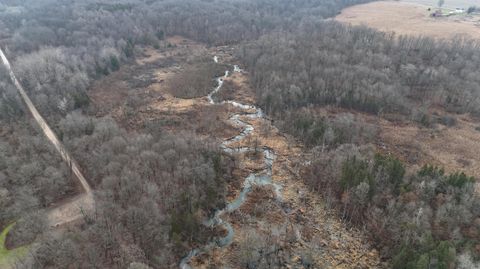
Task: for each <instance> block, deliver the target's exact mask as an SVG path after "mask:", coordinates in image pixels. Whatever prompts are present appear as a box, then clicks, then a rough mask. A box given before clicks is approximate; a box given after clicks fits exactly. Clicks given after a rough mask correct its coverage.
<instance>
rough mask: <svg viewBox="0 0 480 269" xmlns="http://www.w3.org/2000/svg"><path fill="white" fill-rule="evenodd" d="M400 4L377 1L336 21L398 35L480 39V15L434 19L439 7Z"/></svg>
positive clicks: (347, 10) (352, 9)
mask: <svg viewBox="0 0 480 269" xmlns="http://www.w3.org/2000/svg"><path fill="white" fill-rule="evenodd" d="M428 8H429V6H425V5H420V4H414V3H406V2H399V1H375V2H370V3H367V4H361V5H355V6H351V7H347V8H345V9H343V10H342V12H341V13H340V14H339V15H337V16H336V17H335V20H337V21H340V22H343V23H349V24H353V25H366V26H369V27H372V28H376V29H378V30H381V31H385V32H395V33H396V34H397V35H415V36H429V37H434V38H453V37H456V36H466V37H469V38H474V39H477V38H480V15H467V14H460V15H454V16H449V17H441V18H434V17H431V16H430V14H431V13H432V12H433V11H434V9H435V7H431V8H432V9H431V10H430V11H429V10H428Z"/></svg>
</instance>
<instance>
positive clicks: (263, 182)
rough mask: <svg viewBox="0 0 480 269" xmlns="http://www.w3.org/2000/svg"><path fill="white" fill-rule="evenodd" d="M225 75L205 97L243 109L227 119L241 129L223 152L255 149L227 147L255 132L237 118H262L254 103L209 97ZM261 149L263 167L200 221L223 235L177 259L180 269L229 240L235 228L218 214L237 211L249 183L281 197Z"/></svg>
mask: <svg viewBox="0 0 480 269" xmlns="http://www.w3.org/2000/svg"><path fill="white" fill-rule="evenodd" d="M213 60H214V62H215V63H218V57H217V56H215V57H214V58H213ZM233 72H242V70H241V69H240V68H239V67H238V66H237V65H234V66H233ZM229 74H230V72H229V71H228V70H227V71H225V75H223V76H222V77H219V78H217V79H216V81H217V86H216V87H215V89H213V91H212V92H210V93H209V94H208V96H207V98H208V101H209V102H210V104H229V105H232V106H234V107H237V108H240V109H241V110H243V112H242V113H236V114H234V115H233V116H231V117H230V119H229V121H230V122H231V123H232V124H234V125H235V126H237V127H240V128H242V131H241V132H240V134H238V135H237V136H235V137H232V138H229V139H227V140H225V141H223V142H222V144H221V148H222V150H223V151H225V152H226V153H229V154H235V153H245V152H249V151H255V149H254V148H250V147H241V148H233V147H231V145H232V144H233V143H235V142H239V141H242V140H243V139H245V137H247V136H248V135H249V134H251V133H252V132H254V131H255V128H254V127H253V126H252V125H251V124H248V123H247V122H245V121H243V120H242V119H241V118H242V117H247V118H250V119H262V118H264V114H263V112H262V110H261V109H260V108H258V107H256V106H253V105H246V104H241V103H238V102H236V101H231V100H229V101H222V102H216V101H215V100H214V99H213V96H214V95H215V94H217V93H218V92H219V91H220V90H221V88H222V86H223V82H224V79H226V78H227V77H228V76H229ZM252 111H253V112H252ZM262 150H263V162H264V168H263V170H262V171H260V172H257V173H251V174H250V175H248V176H247V177H246V178H245V180H244V182H243V185H242V190H241V191H240V193H239V194H238V196H237V197H236V198H235V199H234V200H232V201H230V202H228V203H227V204H226V206H225V207H224V208H223V209H219V210H217V211H215V213H214V214H213V216H212V217H211V218H210V219H207V220H205V221H204V223H203V224H204V225H205V226H207V227H212V228H213V227H223V228H224V229H225V230H226V231H227V235H226V236H224V237H215V238H213V239H212V241H210V242H209V243H207V244H206V245H205V246H203V247H201V248H196V249H193V250H191V251H190V252H189V253H188V254H187V255H186V256H185V257H184V258H183V259H182V260H181V261H180V268H181V269H191V268H192V267H191V266H190V261H191V260H192V259H193V258H194V257H196V256H197V255H199V254H201V253H206V252H208V251H210V250H211V249H212V248H214V247H226V246H228V245H230V244H231V243H232V241H233V237H234V235H235V231H234V229H233V227H232V225H231V224H230V223H228V222H226V221H224V220H223V219H222V218H221V217H222V216H223V215H224V214H226V213H231V212H233V211H235V210H237V209H238V208H240V207H241V206H242V205H243V204H244V202H245V200H246V198H247V195H248V194H249V193H250V192H251V191H252V187H253V186H272V187H273V189H274V191H275V195H276V198H277V199H278V200H281V199H282V197H281V189H282V186H281V185H278V184H276V183H274V182H273V181H272V166H273V162H274V160H275V157H276V156H275V152H274V151H273V150H272V149H270V148H267V147H264V148H262Z"/></svg>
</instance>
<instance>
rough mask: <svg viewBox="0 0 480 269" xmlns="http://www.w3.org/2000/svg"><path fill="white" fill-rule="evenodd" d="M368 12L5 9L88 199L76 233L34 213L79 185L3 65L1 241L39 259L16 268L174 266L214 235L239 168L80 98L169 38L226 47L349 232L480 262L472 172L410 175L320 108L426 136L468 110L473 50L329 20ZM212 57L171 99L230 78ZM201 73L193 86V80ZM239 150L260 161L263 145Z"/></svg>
mask: <svg viewBox="0 0 480 269" xmlns="http://www.w3.org/2000/svg"><path fill="white" fill-rule="evenodd" d="M369 1H370V0H3V1H1V3H0V46H1V47H2V49H4V51H5V52H6V54H7V56H8V57H9V59H10V60H11V62H12V66H13V71H14V72H15V73H16V75H17V77H18V79H19V80H20V82H21V84H22V85H23V87H24V88H25V90H26V91H27V93H28V95H29V96H30V98H31V99H32V101H33V103H34V104H35V106H36V107H37V108H38V110H39V111H40V112H41V114H42V115H44V116H45V118H46V119H47V121H48V123H49V124H50V125H51V126H52V128H53V129H54V130H55V132H56V133H57V135H58V136H59V138H60V139H61V141H62V143H64V144H65V146H66V147H67V148H68V150H69V151H70V152H71V153H72V154H73V156H74V157H75V158H76V160H77V161H78V162H79V164H80V166H81V167H83V168H84V170H85V171H84V173H85V175H86V176H87V177H88V179H89V181H90V184H92V186H93V188H94V189H95V195H96V199H97V204H96V208H95V209H96V211H95V215H94V216H88V217H86V218H85V223H84V224H82V225H81V226H82V227H81V228H79V229H77V230H72V231H69V232H67V233H65V235H62V236H58V235H56V234H54V233H50V232H48V231H47V230H48V228H47V227H46V224H45V219H44V217H42V216H43V213H44V212H45V211H47V210H48V208H49V207H51V206H52V205H55V204H57V203H60V202H61V201H62V198H64V197H65V196H69V195H74V194H77V193H78V192H79V186H77V185H76V183H75V182H73V181H74V180H73V178H72V176H71V174H70V171H69V168H68V167H67V165H65V164H63V163H62V161H61V159H60V157H59V156H57V153H56V152H55V150H54V148H53V147H52V146H51V145H50V144H49V143H48V141H47V140H46V139H45V138H44V137H43V136H42V135H41V132H40V131H39V130H38V128H37V127H36V125H35V124H34V123H33V122H32V121H31V119H30V117H29V114H28V113H27V110H26V109H25V106H24V104H23V103H22V101H21V99H20V97H19V96H18V94H17V92H16V89H15V87H14V85H13V84H12V83H11V82H10V79H9V75H8V72H7V71H6V70H5V69H4V68H3V66H2V67H0V125H1V128H0V135H1V136H0V137H1V138H2V140H1V141H0V206H1V209H2V210H1V213H0V227H5V225H7V224H10V223H13V222H16V227H17V228H16V229H17V231H14V232H13V233H12V238H11V239H10V240H11V241H12V242H13V243H11V244H12V245H25V244H31V243H32V242H36V243H35V244H34V245H33V247H32V252H33V253H34V257H35V259H33V261H29V262H28V263H25V264H19V265H18V266H19V268H70V267H71V268H93V267H95V266H97V267H96V268H129V269H134V268H149V267H147V265H148V266H151V267H152V268H176V267H178V261H179V259H180V258H181V257H183V256H184V255H185V254H186V253H187V252H188V250H190V249H192V247H196V246H199V245H203V244H206V243H207V242H208V240H209V237H211V235H212V233H214V232H218V231H212V229H207V228H206V227H205V225H204V223H202V221H203V220H204V219H205V217H206V216H209V215H211V214H212V212H215V210H216V209H218V208H222V206H223V205H224V204H225V200H226V197H227V196H228V195H229V194H230V195H231V192H232V191H231V189H229V186H230V185H231V184H233V183H232V182H234V181H235V176H238V175H236V169H239V167H238V160H237V159H236V157H234V156H230V155H229V154H225V153H224V152H222V149H221V146H220V145H219V143H218V141H216V140H215V139H210V138H204V137H201V136H199V135H197V134H196V133H195V130H193V131H192V130H190V131H188V132H181V133H180V134H177V133H175V134H171V133H169V132H168V131H166V129H162V128H158V129H160V130H158V129H155V128H152V129H149V128H148V126H143V127H144V128H139V130H133V131H132V130H126V129H125V128H123V126H122V125H121V124H119V123H118V122H115V120H114V119H112V118H109V117H104V118H100V117H97V115H98V114H99V111H96V108H95V107H94V106H92V105H91V99H90V97H89V94H88V93H89V91H90V90H91V88H92V85H93V84H94V83H95V82H96V81H98V80H100V79H102V78H105V77H106V76H109V75H110V74H112V73H114V72H117V71H119V70H121V68H123V67H124V66H127V65H134V64H135V61H134V60H135V57H136V56H138V55H139V54H140V53H139V51H140V49H139V48H140V47H142V48H145V47H148V48H154V49H157V50H158V49H168V48H171V47H174V45H172V44H170V43H169V42H168V41H167V40H166V39H167V37H171V36H176V35H178V36H182V37H184V38H188V39H192V40H195V41H197V42H201V43H203V44H207V45H206V46H210V47H215V46H231V47H233V48H234V49H235V54H234V56H233V57H234V58H235V61H237V63H239V64H241V67H242V68H243V69H245V70H246V71H247V72H248V74H249V76H250V78H249V81H248V83H250V84H251V85H252V87H253V90H254V94H255V99H254V100H255V103H256V105H258V106H259V107H261V108H262V110H263V111H264V112H265V113H266V114H267V116H268V117H269V119H271V122H272V123H273V124H274V125H275V126H276V127H278V128H279V129H280V131H281V132H285V133H287V134H289V135H291V136H292V137H293V138H294V139H292V140H295V139H297V140H298V141H301V143H302V145H304V146H305V151H308V154H306V155H307V156H308V157H305V160H303V159H302V160H301V161H299V164H298V167H304V168H305V169H303V170H302V171H300V174H301V176H302V179H303V180H304V182H305V183H306V185H307V186H308V187H309V188H311V189H312V190H313V191H315V192H316V193H317V194H319V195H321V196H322V198H324V199H325V201H326V204H327V205H328V206H330V207H332V208H334V209H336V210H337V211H338V212H339V213H338V215H339V216H340V217H341V218H342V220H344V221H345V222H346V223H348V225H353V226H356V227H360V228H362V229H364V230H366V231H367V232H369V234H370V239H371V241H372V242H374V244H375V246H376V247H377V248H378V249H379V250H380V252H381V255H383V257H385V258H386V259H387V260H388V261H389V266H390V267H393V268H431V267H430V266H431V265H436V266H438V268H453V267H452V266H455V265H459V264H462V265H464V264H470V263H471V264H473V260H474V259H475V258H477V259H478V258H479V257H480V244H479V243H478V242H479V238H480V233H479V232H478V231H479V230H480V222H479V221H478V220H479V219H480V218H479V217H480V211H479V208H480V204H479V203H480V201H479V199H478V196H476V194H475V191H474V178H472V177H470V176H468V175H466V174H464V173H460V172H454V173H446V172H444V171H443V170H442V168H440V167H437V166H429V165H426V166H423V167H422V168H421V169H417V170H415V169H409V167H407V164H406V163H404V162H403V161H402V160H400V159H398V158H396V157H395V156H390V155H385V154H382V153H381V152H377V151H376V150H374V149H372V147H371V146H370V145H369V146H366V145H367V144H369V143H372V142H374V140H375V139H376V135H377V132H378V130H377V126H375V124H374V123H372V122H368V123H367V122H364V121H362V120H358V119H357V118H356V117H355V116H353V115H352V114H347V113H344V114H342V115H341V116H331V117H328V116H324V115H323V114H321V113H319V108H323V107H327V106H328V107H334V108H335V109H339V110H341V111H348V112H353V113H357V112H358V113H364V114H367V115H369V116H375V117H378V118H381V119H386V120H390V119H394V120H405V121H409V122H414V123H415V124H418V125H421V126H422V127H427V128H428V127H431V126H432V125H433V122H432V120H431V118H430V114H429V112H428V109H429V108H431V107H441V108H442V109H444V110H445V111H448V113H469V114H470V115H472V116H476V117H478V116H480V46H479V44H478V43H477V42H476V41H472V40H468V39H463V38H458V39H455V40H434V39H431V38H427V37H410V36H402V35H396V34H393V33H384V32H379V31H376V30H374V29H371V28H367V27H364V26H357V27H352V26H347V25H343V24H340V23H338V22H335V21H333V20H331V17H333V16H335V15H336V14H338V13H339V12H340V11H341V10H342V9H343V8H345V7H347V6H351V5H355V4H361V3H366V2H369ZM208 60H209V62H208V63H205V62H201V63H197V64H196V65H193V64H192V65H190V68H186V69H187V71H188V72H189V73H190V74H188V76H186V79H184V78H185V77H177V80H172V81H170V84H169V85H170V86H172V85H173V86H172V87H178V88H182V90H183V91H182V90H180V89H179V90H178V91H176V92H175V93H174V94H173V95H174V96H175V97H180V98H183V99H189V98H192V97H197V98H201V97H202V96H206V94H208V92H209V91H210V89H209V86H210V84H211V83H212V81H214V78H215V77H217V75H218V74H219V73H223V72H224V66H223V65H218V64H216V65H215V64H214V63H213V62H212V61H211V60H210V58H209V59H208ZM212 66H213V67H212ZM199 69H202V70H201V71H198V70H199ZM197 71H198V72H197ZM195 72H196V73H195ZM199 77H205V78H204V79H205V80H204V81H202V83H198V82H197V81H195V83H193V86H192V83H190V81H188V80H195V79H198V80H199V81H200V80H201V78H199ZM162 82H163V81H162ZM199 85H200V86H199ZM227 86H228V85H227ZM200 87H201V88H202V89H201V90H199V89H198V88H200ZM125 114H127V112H125ZM211 121H212V122H214V121H219V118H218V117H217V118H214V117H212V119H211ZM445 122H449V119H446V120H445ZM452 124H453V123H452ZM445 125H447V124H445ZM192 129H193V128H192ZM251 143H252V144H255V151H257V146H256V143H258V141H252V142H251ZM52 156H54V157H52ZM307 159H308V160H307ZM412 170H415V171H412ZM237 172H238V171H237ZM125 239H126V240H125ZM124 240H125V241H128V243H126V242H124ZM246 246H247V247H248V244H246ZM247 254H248V253H247ZM247 256H248V255H247ZM471 257H473V258H471ZM250 258H251V257H250ZM255 258H256V256H255ZM252 259H253V258H252ZM259 259H260V258H259ZM0 260H1V256H0ZM136 262H141V263H144V264H145V265H142V264H140V263H138V264H137V263H136ZM0 267H1V264H0ZM245 268H263V267H261V266H258V267H255V266H254V265H252V263H246V265H245ZM265 268H276V267H274V266H273V265H272V267H265ZM305 268H312V267H308V266H305ZM464 268H467V267H464Z"/></svg>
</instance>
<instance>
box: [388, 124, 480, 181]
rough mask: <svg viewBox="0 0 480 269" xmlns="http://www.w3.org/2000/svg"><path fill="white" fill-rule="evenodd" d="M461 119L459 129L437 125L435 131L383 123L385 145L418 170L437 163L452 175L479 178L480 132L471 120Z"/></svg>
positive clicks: (389, 150) (414, 125)
mask: <svg viewBox="0 0 480 269" xmlns="http://www.w3.org/2000/svg"><path fill="white" fill-rule="evenodd" d="M457 118H458V119H457V124H456V125H455V126H452V127H446V126H443V125H437V126H436V128H435V129H429V128H424V127H420V126H418V125H416V124H414V123H407V124H403V125H397V124H394V123H391V122H388V121H385V120H382V121H381V124H380V126H381V128H380V130H381V132H380V137H379V138H380V141H381V142H383V143H384V145H381V146H382V147H383V150H385V151H386V152H391V153H393V154H395V155H396V156H398V157H400V158H402V159H403V160H405V161H406V162H407V163H409V164H410V165H413V167H414V168H418V166H422V165H424V164H436V165H440V166H442V167H445V170H446V171H447V172H449V173H453V172H457V171H464V172H465V173H467V174H469V175H472V176H475V177H479V176H480V163H479V158H478V156H479V155H478V154H479V152H480V135H479V134H480V133H479V132H478V131H477V130H475V127H476V124H475V121H474V120H473V119H472V118H471V117H469V116H467V115H460V116H457Z"/></svg>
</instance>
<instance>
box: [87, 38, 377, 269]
mask: <svg viewBox="0 0 480 269" xmlns="http://www.w3.org/2000/svg"><path fill="white" fill-rule="evenodd" d="M167 41H168V43H170V44H171V45H172V44H173V47H172V46H169V48H167V47H165V48H162V49H160V50H157V51H153V50H152V49H144V50H143V52H142V53H141V54H142V55H141V56H139V57H138V59H137V61H136V63H133V64H132V65H130V66H125V67H122V68H121V70H120V71H118V72H116V73H114V74H111V75H110V76H107V77H105V78H104V79H102V80H100V81H98V82H97V83H95V85H94V87H93V88H92V89H91V90H90V97H91V99H92V102H93V104H94V105H95V106H97V107H98V108H99V109H101V112H100V113H99V116H105V115H110V116H112V117H113V118H114V119H116V121H117V122H119V123H120V124H121V125H123V126H124V127H126V128H127V129H129V130H138V129H141V128H146V129H149V131H155V130H157V128H160V129H161V131H169V132H174V133H178V132H183V131H193V132H195V133H197V134H198V135H199V136H201V137H202V136H203V137H205V138H208V139H212V138H213V139H216V140H218V141H224V140H225V139H227V138H230V137H233V136H235V135H237V134H238V133H239V130H238V127H236V126H232V124H231V123H230V122H229V118H230V117H231V116H232V115H233V114H234V113H239V112H241V111H240V110H239V109H238V108H235V107H233V106H231V105H228V104H221V105H211V104H210V103H209V102H208V100H207V98H206V97H199V98H192V99H181V98H175V97H174V96H173V95H172V94H171V92H172V89H170V87H169V80H170V79H173V78H174V77H175V76H177V75H181V73H182V71H183V70H185V67H186V66H188V65H189V64H191V62H192V61H195V59H196V58H198V57H210V59H213V56H215V55H216V56H218V57H219V59H220V62H224V63H229V64H235V60H234V58H233V56H232V51H231V48H229V47H214V48H207V47H205V46H203V45H201V44H198V43H195V42H192V41H190V40H186V39H183V38H181V37H174V38H169V39H168V40H167ZM139 79H140V80H142V81H143V82H142V83H137V82H138V80H139ZM212 80H213V78H212ZM224 85H225V86H224V88H222V90H221V91H220V93H219V95H218V96H219V98H226V99H229V100H235V101H239V102H242V103H245V104H254V100H255V98H254V95H253V90H252V89H251V87H250V86H249V77H248V74H247V73H244V72H242V73H234V74H233V75H231V76H229V77H228V78H227V79H226V80H225V84H224ZM242 120H244V121H245V122H248V123H249V124H251V125H253V126H254V127H255V131H254V132H253V133H252V134H250V135H249V136H248V137H247V138H246V139H243V140H242V142H241V144H240V143H238V145H237V146H246V145H248V146H252V145H253V144H255V145H257V146H258V147H260V148H261V147H268V148H271V149H273V150H274V151H275V153H276V155H277V157H276V159H275V161H274V163H273V167H272V169H273V181H274V182H275V183H278V184H281V185H282V186H283V188H282V191H281V192H282V198H283V200H282V203H281V204H279V203H278V201H277V200H276V199H274V198H273V197H274V195H273V191H272V190H271V189H268V188H264V187H262V188H256V189H255V190H254V191H253V192H252V193H250V194H249V195H248V198H247V202H246V203H245V204H244V205H243V206H242V207H241V208H240V209H239V210H237V211H235V212H234V213H231V214H226V216H224V217H223V218H224V219H225V220H226V221H228V222H230V223H231V224H232V226H233V227H234V230H235V237H234V240H233V243H232V244H231V245H229V246H228V247H224V248H214V249H213V250H212V251H211V252H210V253H207V254H203V255H200V256H198V257H196V258H195V259H194V260H193V262H192V264H191V265H193V267H194V268H223V267H225V268H239V267H240V265H239V264H240V262H241V251H240V250H241V248H240V246H241V244H242V240H243V239H244V238H245V236H244V235H245V234H247V233H250V232H252V231H254V232H256V233H257V234H260V235H264V236H265V237H272V235H271V231H272V230H283V232H280V234H285V236H288V237H290V238H288V239H287V238H283V239H281V240H280V242H282V243H281V244H282V245H281V252H282V253H281V255H280V254H279V255H277V256H278V257H286V258H285V259H286V260H285V261H283V264H286V265H287V266H286V267H287V268H298V267H299V266H300V265H301V257H304V256H305V255H306V254H308V253H309V254H311V256H312V258H313V259H314V261H315V263H314V264H315V266H314V268H320V267H322V268H378V267H382V263H381V261H380V257H379V254H378V252H377V251H376V250H375V249H374V248H372V247H371V246H370V245H369V243H368V240H367V239H366V237H365V235H364V234H362V233H361V232H360V231H357V230H355V229H352V228H350V227H348V226H347V225H346V224H344V223H342V222H341V221H340V220H339V218H338V217H337V216H336V214H335V212H332V211H330V210H328V209H326V207H325V206H324V204H323V203H322V200H321V198H320V197H319V196H318V195H317V194H315V193H313V192H311V191H309V189H308V188H307V186H306V185H305V184H304V183H303V181H302V179H301V178H300V177H299V176H298V171H299V169H300V168H299V167H296V164H297V163H300V162H301V161H302V159H303V154H304V150H303V148H302V146H301V145H299V144H297V143H296V142H295V141H294V139H291V138H289V137H288V136H286V135H284V134H282V133H281V132H279V131H278V130H277V129H276V128H275V127H274V126H272V125H271V124H270V121H269V120H265V119H249V118H247V117H243V118H242ZM232 146H235V145H232ZM238 158H239V160H240V164H239V167H240V168H241V169H242V171H243V173H241V174H242V175H248V174H249V173H251V172H254V171H258V170H259V169H261V166H262V165H263V158H261V157H258V156H252V155H251V154H243V155H240V156H238ZM239 181H243V178H241V179H240V178H239ZM240 185H241V184H233V185H232V186H230V187H229V190H228V199H229V200H230V199H234V197H236V196H237V194H238V193H239V191H240V189H239V187H240ZM260 205H261V207H260ZM287 212H288V213H287ZM274 228H275V229H274Z"/></svg>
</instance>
